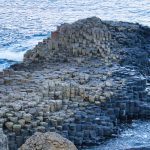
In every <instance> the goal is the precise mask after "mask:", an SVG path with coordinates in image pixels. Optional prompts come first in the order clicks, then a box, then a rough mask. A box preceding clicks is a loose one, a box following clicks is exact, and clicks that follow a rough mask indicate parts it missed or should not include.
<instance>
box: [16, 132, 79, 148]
mask: <svg viewBox="0 0 150 150" xmlns="http://www.w3.org/2000/svg"><path fill="white" fill-rule="evenodd" d="M37 149H38V150H77V148H76V147H75V145H74V144H73V143H72V142H70V141H69V140H67V139H66V138H63V137H62V136H61V135H59V134H57V133H55V132H46V133H40V132H36V133H35V134H34V135H33V136H31V137H30V138H29V139H28V140H27V141H26V142H25V144H23V145H22V146H21V148H19V150H37Z"/></svg>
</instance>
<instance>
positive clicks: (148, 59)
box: [0, 17, 150, 150]
mask: <svg viewBox="0 0 150 150" xmlns="http://www.w3.org/2000/svg"><path fill="white" fill-rule="evenodd" d="M0 98H1V99H0V117H1V118H0V127H2V128H3V129H4V131H5V133H6V134H7V136H8V141H9V148H10V150H16V149H17V148H18V147H20V146H21V145H22V144H23V143H24V142H25V140H26V139H27V138H29V137H30V136H31V135H33V134H34V133H35V132H37V131H40V132H47V131H51V132H57V133H59V134H60V135H63V137H66V138H67V139H69V140H70V141H72V142H73V143H74V144H75V145H76V146H77V147H82V146H87V145H95V144H99V143H100V142H101V141H103V140H105V139H107V138H110V137H112V136H113V135H115V134H117V133H118V128H119V124H120V122H122V121H124V122H128V121H130V120H132V119H140V118H142V119H150V105H149V104H150V28H148V27H143V26H141V25H139V24H132V23H126V22H112V21H102V20H100V19H99V18H96V17H92V18H87V19H83V20H79V21H77V22H75V23H73V24H63V25H61V26H59V27H58V29H57V31H55V32H53V33H52V35H51V37H49V38H47V39H44V40H43V42H40V43H39V44H38V45H37V46H36V47H35V48H34V49H32V50H29V51H28V52H27V53H26V54H25V57H24V61H23V62H22V63H21V64H15V65H13V66H12V67H11V68H9V69H6V70H4V71H3V72H0Z"/></svg>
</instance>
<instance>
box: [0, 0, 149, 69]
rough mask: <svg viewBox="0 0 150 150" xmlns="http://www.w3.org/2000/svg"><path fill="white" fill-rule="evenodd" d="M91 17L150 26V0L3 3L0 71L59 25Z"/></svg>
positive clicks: (2, 0)
mask: <svg viewBox="0 0 150 150" xmlns="http://www.w3.org/2000/svg"><path fill="white" fill-rule="evenodd" d="M91 16H97V17H100V18H101V19H104V20H116V21H128V22H134V23H135V22H138V23H140V24H143V25H147V26H150V0H0V69H3V68H6V67H7V66H9V65H10V64H13V63H15V62H19V61H22V60H23V55H24V53H25V52H26V51H27V50H29V49H32V48H33V47H34V46H35V45H36V44H37V43H38V42H39V41H41V40H42V39H43V38H46V37H48V36H50V33H51V31H53V30H55V29H56V27H57V26H58V25H60V24H62V23H64V22H65V23H72V22H74V21H76V20H78V19H82V18H86V17H91Z"/></svg>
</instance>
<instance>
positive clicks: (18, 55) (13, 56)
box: [0, 51, 25, 61]
mask: <svg viewBox="0 0 150 150" xmlns="http://www.w3.org/2000/svg"><path fill="white" fill-rule="evenodd" d="M24 53H25V51H20V52H13V51H0V59H7V60H13V61H22V59H23V56H24Z"/></svg>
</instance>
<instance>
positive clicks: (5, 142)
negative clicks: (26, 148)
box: [0, 128, 8, 150]
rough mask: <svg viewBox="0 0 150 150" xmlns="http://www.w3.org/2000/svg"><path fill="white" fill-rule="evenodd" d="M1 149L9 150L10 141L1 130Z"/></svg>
mask: <svg viewBox="0 0 150 150" xmlns="http://www.w3.org/2000/svg"><path fill="white" fill-rule="evenodd" d="M0 149H1V150H8V139H7V136H6V135H5V134H4V133H3V130H2V129H1V128H0Z"/></svg>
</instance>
